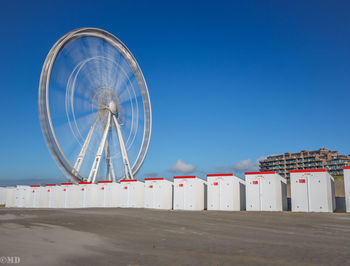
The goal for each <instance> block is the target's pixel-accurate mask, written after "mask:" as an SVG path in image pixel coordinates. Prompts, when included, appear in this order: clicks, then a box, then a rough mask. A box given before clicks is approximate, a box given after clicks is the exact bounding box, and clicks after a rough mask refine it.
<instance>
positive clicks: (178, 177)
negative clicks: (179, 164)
mask: <svg viewBox="0 0 350 266" xmlns="http://www.w3.org/2000/svg"><path fill="white" fill-rule="evenodd" d="M183 178H196V176H195V175H192V176H174V179H183Z"/></svg>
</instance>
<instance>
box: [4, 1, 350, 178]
mask: <svg viewBox="0 0 350 266" xmlns="http://www.w3.org/2000/svg"><path fill="white" fill-rule="evenodd" d="M63 2H65V3H63ZM349 13H350V3H349V1H211V2H206V1H196V2H194V1H193V2H192V1H175V2H172V3H170V2H169V1H159V2H154V1H86V0H85V1H70V2H68V1H16V0H3V1H1V2H0V34H1V37H0V38H1V42H0V53H1V56H0V58H1V60H0V81H1V83H0V84H1V97H0V110H1V116H0V124H1V130H0V137H1V138H0V148H1V153H0V162H1V163H0V165H1V167H0V169H1V171H0V182H1V181H4V182H5V181H6V180H9V179H21V180H22V179H28V180H29V179H42V180H45V181H46V180H50V179H55V178H59V177H61V176H63V175H62V173H61V172H60V170H59V169H58V167H57V166H56V164H55V162H54V161H53V160H52V158H51V155H50V153H49V151H48V150H47V148H46V145H45V141H44V138H43V136H42V133H41V128H40V122H39V118H38V117H39V115H38V107H37V92H38V83H39V78H40V72H41V67H42V63H43V61H44V59H45V57H46V55H47V53H48V51H49V49H50V48H51V46H52V45H53V44H54V43H55V42H56V40H57V39H58V38H60V37H61V36H62V35H64V34H65V33H67V32H68V31H70V30H72V29H75V28H79V27H99V28H102V29H105V30H107V31H109V32H111V33H113V34H114V35H116V36H117V37H118V38H119V39H121V40H122V41H123V42H124V43H125V44H126V45H127V46H128V47H129V49H130V50H131V51H132V53H133V54H134V56H135V57H136V59H137V61H138V63H139V64H140V66H141V69H142V71H143V73H144V76H145V78H146V82H147V84H148V87H149V92H150V96H151V103H152V111H153V132H152V138H151V144H150V149H149V153H148V156H147V159H146V160H145V162H144V165H143V167H142V169H141V171H140V173H139V175H138V177H139V178H141V179H142V178H143V177H145V176H148V175H149V176H155V175H162V176H165V177H171V176H172V175H174V173H172V172H170V171H169V169H170V168H171V167H173V166H174V165H175V164H176V162H177V161H178V160H179V159H181V160H182V162H184V163H186V164H191V165H193V166H194V167H195V171H194V173H195V174H198V175H199V176H201V177H204V175H205V174H206V173H213V172H214V173H215V172H218V171H220V170H222V171H229V172H232V170H231V169H238V170H239V169H241V168H242V169H243V168H254V163H255V160H256V159H258V158H259V157H261V156H266V155H270V154H279V153H284V152H298V151H300V150H302V149H318V148H320V147H326V148H329V149H335V150H338V151H339V152H340V153H344V154H350V138H349V135H350V110H349V102H350V89H349V86H350V75H349V70H350V51H349V49H350V17H349ZM248 160H250V162H249V161H248ZM180 166H181V165H180ZM61 181H63V179H62V180H61ZM43 182H44V181H43Z"/></svg>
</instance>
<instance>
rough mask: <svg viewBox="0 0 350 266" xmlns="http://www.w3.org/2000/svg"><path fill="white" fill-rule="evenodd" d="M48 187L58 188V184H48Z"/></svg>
mask: <svg viewBox="0 0 350 266" xmlns="http://www.w3.org/2000/svg"><path fill="white" fill-rule="evenodd" d="M46 186H47V187H53V186H56V184H46Z"/></svg>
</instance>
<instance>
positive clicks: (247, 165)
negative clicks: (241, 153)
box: [217, 156, 266, 173]
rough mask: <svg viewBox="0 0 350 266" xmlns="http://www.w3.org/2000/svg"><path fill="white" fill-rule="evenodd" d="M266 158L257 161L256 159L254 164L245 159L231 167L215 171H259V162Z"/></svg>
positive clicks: (219, 168)
mask: <svg viewBox="0 0 350 266" xmlns="http://www.w3.org/2000/svg"><path fill="white" fill-rule="evenodd" d="M265 158H266V157H264V156H261V157H259V158H258V159H256V160H255V161H254V162H252V160H251V159H246V160H242V161H239V162H237V163H235V164H233V165H227V166H220V167H218V168H217V169H218V170H225V171H237V172H240V173H242V172H249V171H258V170H259V161H261V160H264V159H265Z"/></svg>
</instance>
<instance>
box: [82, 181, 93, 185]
mask: <svg viewBox="0 0 350 266" xmlns="http://www.w3.org/2000/svg"><path fill="white" fill-rule="evenodd" d="M87 184H92V183H91V182H79V185H87Z"/></svg>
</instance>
